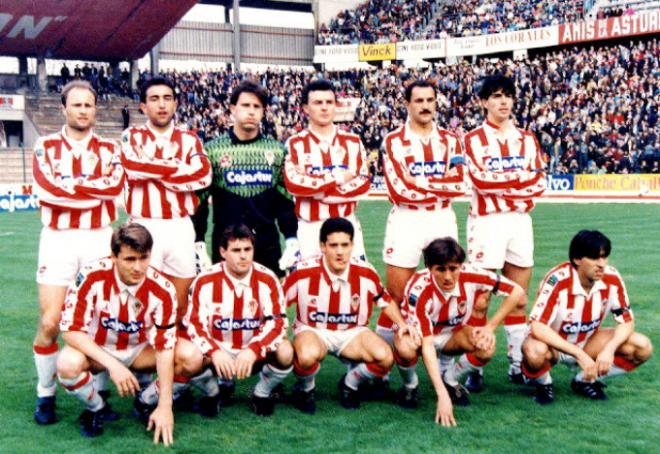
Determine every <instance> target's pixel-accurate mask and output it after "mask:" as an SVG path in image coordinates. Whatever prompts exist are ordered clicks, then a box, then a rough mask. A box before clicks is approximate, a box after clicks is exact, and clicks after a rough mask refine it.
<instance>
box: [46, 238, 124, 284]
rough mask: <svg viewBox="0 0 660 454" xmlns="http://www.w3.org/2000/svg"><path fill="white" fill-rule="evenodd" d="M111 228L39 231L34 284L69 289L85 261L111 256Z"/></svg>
mask: <svg viewBox="0 0 660 454" xmlns="http://www.w3.org/2000/svg"><path fill="white" fill-rule="evenodd" d="M111 237H112V227H110V226H107V227H103V228H100V229H65V230H55V229H52V228H50V227H44V228H43V229H41V236H40V239H39V266H38V268H37V282H38V283H39V284H45V285H58V286H61V287H68V286H69V285H71V284H72V283H73V282H74V281H75V280H76V275H77V274H78V271H79V270H80V268H82V266H83V265H85V264H86V263H87V262H90V261H92V260H98V259H101V258H103V257H107V256H109V255H110V238H111Z"/></svg>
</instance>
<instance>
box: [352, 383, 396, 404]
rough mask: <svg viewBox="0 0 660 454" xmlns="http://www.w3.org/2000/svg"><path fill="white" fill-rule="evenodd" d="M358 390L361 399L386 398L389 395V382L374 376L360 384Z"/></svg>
mask: <svg viewBox="0 0 660 454" xmlns="http://www.w3.org/2000/svg"><path fill="white" fill-rule="evenodd" d="M358 392H359V394H360V398H361V399H362V400H387V399H388V398H389V397H390V382H389V380H383V379H382V378H374V379H373V380H369V381H365V382H363V383H362V384H360V387H359V388H358Z"/></svg>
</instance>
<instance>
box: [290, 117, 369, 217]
mask: <svg viewBox="0 0 660 454" xmlns="http://www.w3.org/2000/svg"><path fill="white" fill-rule="evenodd" d="M286 147H287V150H288V154H287V157H286V160H285V163H284V183H285V185H286V188H287V190H288V191H289V192H290V193H291V194H292V195H294V196H295V199H296V207H295V210H296V216H298V218H299V219H303V220H305V221H322V220H325V219H328V218H332V217H346V216H349V215H350V214H352V213H353V212H354V211H355V207H356V205H357V200H358V198H359V197H360V196H362V195H363V194H366V193H367V192H368V191H369V187H370V185H371V181H370V179H369V170H368V169H367V155H366V153H365V151H364V146H363V145H362V141H361V140H360V137H359V136H357V135H355V134H351V133H348V132H344V131H340V130H339V129H335V134H334V136H333V138H332V140H331V141H330V142H327V141H325V140H322V139H321V138H319V137H318V136H317V135H316V134H314V133H313V132H312V131H310V130H309V129H305V130H303V131H301V132H300V133H298V134H296V135H295V136H293V137H291V138H289V140H288V141H287V145H286ZM336 169H344V170H348V171H349V172H350V173H352V174H353V175H356V176H355V178H353V179H351V180H349V181H347V182H346V183H343V184H339V183H337V181H335V177H334V176H333V175H334V173H335V172H336Z"/></svg>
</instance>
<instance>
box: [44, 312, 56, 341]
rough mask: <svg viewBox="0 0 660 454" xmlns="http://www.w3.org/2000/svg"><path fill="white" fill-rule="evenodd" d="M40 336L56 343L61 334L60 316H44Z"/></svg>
mask: <svg viewBox="0 0 660 454" xmlns="http://www.w3.org/2000/svg"><path fill="white" fill-rule="evenodd" d="M39 334H40V335H41V336H42V337H45V338H48V339H49V340H51V341H52V342H55V341H56V340H57V336H58V335H59V334H60V314H59V313H57V314H50V313H46V314H44V315H43V316H42V317H41V320H39Z"/></svg>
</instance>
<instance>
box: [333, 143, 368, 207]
mask: <svg viewBox="0 0 660 454" xmlns="http://www.w3.org/2000/svg"><path fill="white" fill-rule="evenodd" d="M358 140H359V139H358ZM369 188H371V179H370V178H369V169H368V168H367V153H366V151H365V149H364V145H362V141H361V140H359V152H358V169H357V174H356V176H355V178H352V179H351V180H349V181H347V182H346V183H344V184H341V185H337V186H336V187H335V188H333V189H331V190H329V191H328V192H327V193H326V195H328V196H336V197H339V198H340V200H338V202H342V201H345V200H341V199H355V198H357V197H360V196H362V195H364V194H366V193H367V192H369ZM327 201H328V200H327V199H326V202H327Z"/></svg>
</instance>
